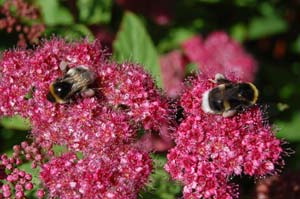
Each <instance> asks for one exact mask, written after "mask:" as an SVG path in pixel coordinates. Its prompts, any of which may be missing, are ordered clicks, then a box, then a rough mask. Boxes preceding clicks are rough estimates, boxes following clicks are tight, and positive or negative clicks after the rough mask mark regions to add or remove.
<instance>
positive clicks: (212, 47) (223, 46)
mask: <svg viewBox="0 0 300 199" xmlns="http://www.w3.org/2000/svg"><path fill="white" fill-rule="evenodd" d="M182 48H183V51H184V54H185V55H186V56H187V58H188V59H189V60H190V61H191V62H194V63H196V64H197V65H198V66H199V69H200V71H201V72H202V73H204V74H206V75H208V76H209V77H211V78H213V77H214V76H215V74H216V73H222V74H224V75H225V76H226V77H228V78H238V79H240V80H243V81H253V80H254V77H255V73H256V71H257V66H256V62H255V60H254V59H253V58H252V56H251V55H249V54H247V53H246V52H245V51H244V50H243V48H242V47H241V46H240V45H239V44H238V43H237V42H236V41H234V40H233V39H231V38H230V37H229V36H228V35H227V34H226V33H225V32H214V33H211V34H210V35H209V36H208V37H207V38H206V39H205V40H203V38H202V37H201V36H195V37H192V38H191V39H189V40H187V41H185V42H184V43H183V44H182Z"/></svg>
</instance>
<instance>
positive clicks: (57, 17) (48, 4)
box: [37, 0, 74, 26]
mask: <svg viewBox="0 0 300 199" xmlns="http://www.w3.org/2000/svg"><path fill="white" fill-rule="evenodd" d="M37 3H38V5H39V6H40V7H41V10H42V16H43V18H44V22H45V24H46V25H49V26H53V25H67V24H72V23H74V19H73V16H72V14H71V13H70V11H69V10H68V9H67V8H66V7H63V6H62V5H61V4H60V1H59V0H37Z"/></svg>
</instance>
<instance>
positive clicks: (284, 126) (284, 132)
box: [275, 112, 300, 141]
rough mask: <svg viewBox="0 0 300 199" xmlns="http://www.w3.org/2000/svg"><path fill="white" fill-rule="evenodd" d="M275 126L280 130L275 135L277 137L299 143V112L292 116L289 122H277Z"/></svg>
mask: <svg viewBox="0 0 300 199" xmlns="http://www.w3.org/2000/svg"><path fill="white" fill-rule="evenodd" d="M275 124H276V126H277V127H279V129H280V130H279V132H278V133H277V134H276V135H277V136H278V137H280V138H284V139H286V140H289V141H300V112H297V113H296V114H294V116H293V117H292V118H291V120H290V121H277V122H275Z"/></svg>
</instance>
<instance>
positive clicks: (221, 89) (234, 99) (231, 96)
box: [202, 73, 259, 117]
mask: <svg viewBox="0 0 300 199" xmlns="http://www.w3.org/2000/svg"><path fill="white" fill-rule="evenodd" d="M212 81H213V82H214V83H216V84H217V86H216V87H215V88H212V89H210V90H208V91H205V92H204V93H203V95H202V110H203V111H204V112H206V113H212V114H222V116H223V117H231V116H233V115H235V114H236V113H237V112H238V111H241V110H243V109H245V108H247V107H249V106H251V105H253V104H255V103H256V101H257V99H258V95H259V92H258V90H257V88H256V86H255V85H254V84H252V83H250V82H238V83H234V82H231V81H230V80H228V79H226V78H225V77H224V76H223V75H222V74H219V73H218V74H216V76H215V80H212Z"/></svg>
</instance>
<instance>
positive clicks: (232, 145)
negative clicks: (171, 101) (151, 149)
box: [165, 75, 283, 199]
mask: <svg viewBox="0 0 300 199" xmlns="http://www.w3.org/2000/svg"><path fill="white" fill-rule="evenodd" d="M215 86H216V85H215V83H213V82H211V81H209V78H208V77H207V76H205V75H200V76H199V77H198V79H197V80H195V81H194V82H193V84H192V86H191V88H190V90H187V91H186V92H185V93H184V95H183V96H182V99H181V105H182V107H183V108H184V111H185V115H186V118H185V119H184V120H183V122H182V123H181V124H180V126H179V128H178V130H177V132H176V140H175V142H176V146H175V147H174V148H173V149H171V151H170V153H169V154H168V163H167V165H166V166H165V168H166V170H167V171H168V172H169V173H170V174H171V176H172V177H173V178H174V179H177V180H179V181H181V182H182V183H183V184H184V186H185V187H184V190H183V191H184V197H185V198H212V197H213V198H218V199H219V198H226V199H229V198H236V197H237V195H238V193H237V191H236V187H235V185H232V184H230V182H229V179H230V178H231V177H232V176H234V175H241V174H246V175H249V176H264V175H267V174H273V173H275V172H276V170H275V165H276V164H279V163H280V162H281V155H282V152H283V149H282V148H281V141H280V140H278V139H276V137H275V135H274V134H273V132H272V129H271V126H270V125H269V124H268V122H267V121H266V120H265V119H264V117H263V113H262V112H261V110H260V109H259V107H258V106H253V107H250V108H249V109H247V110H245V111H243V112H241V113H238V114H236V115H235V116H233V117H226V118H225V117H222V116H221V115H217V114H207V113H204V112H203V111H202V109H201V104H202V103H201V102H202V94H203V93H204V92H205V91H207V90H208V89H211V88H213V87H215Z"/></svg>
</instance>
